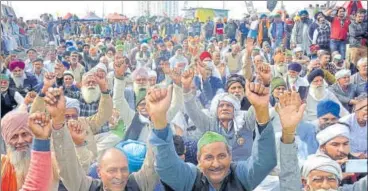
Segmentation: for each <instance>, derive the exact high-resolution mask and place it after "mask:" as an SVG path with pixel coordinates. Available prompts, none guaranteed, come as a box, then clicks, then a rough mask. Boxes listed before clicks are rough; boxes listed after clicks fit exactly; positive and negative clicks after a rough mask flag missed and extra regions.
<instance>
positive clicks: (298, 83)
mask: <svg viewBox="0 0 368 191" xmlns="http://www.w3.org/2000/svg"><path fill="white" fill-rule="evenodd" d="M301 70H302V66H301V65H300V64H299V63H296V62H293V63H291V64H289V65H288V71H287V75H286V77H285V82H286V85H287V88H288V89H289V90H292V89H293V88H295V90H296V91H298V92H299V93H300V96H301V97H302V99H305V97H306V94H307V90H308V86H309V83H308V81H307V80H306V79H305V78H302V77H300V76H299V74H300V71H301Z"/></svg>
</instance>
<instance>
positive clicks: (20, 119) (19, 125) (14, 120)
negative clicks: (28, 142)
mask: <svg viewBox="0 0 368 191" xmlns="http://www.w3.org/2000/svg"><path fill="white" fill-rule="evenodd" d="M28 116H29V114H28V113H27V112H24V111H11V112H9V113H7V114H6V115H5V116H4V117H3V118H2V119H1V136H3V138H4V141H5V143H6V144H9V141H10V139H11V138H12V136H13V135H14V134H15V133H17V132H18V131H19V130H21V129H24V130H26V131H28V132H29V133H31V134H32V132H31V130H30V129H29V127H28V125H27V121H28Z"/></svg>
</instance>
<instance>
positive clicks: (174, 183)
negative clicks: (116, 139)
mask: <svg viewBox="0 0 368 191" xmlns="http://www.w3.org/2000/svg"><path fill="white" fill-rule="evenodd" d="M263 128H265V129H263ZM257 129H259V133H257V137H256V139H255V142H254V144H253V150H252V156H251V157H249V158H248V159H247V160H246V161H240V162H238V163H237V166H236V169H235V174H236V176H237V178H238V179H239V181H240V182H241V184H242V186H243V187H244V188H246V189H247V190H253V189H254V188H256V187H257V186H258V185H259V183H261V182H262V181H263V179H264V178H265V177H266V176H267V175H268V174H269V173H270V172H271V170H272V169H273V168H274V167H275V166H276V164H277V159H276V148H275V133H274V131H273V128H272V125H267V126H266V127H258V128H257ZM262 129H263V130H262ZM152 131H153V133H151V135H150V139H149V141H150V143H151V145H152V146H153V147H154V148H153V152H154V154H155V161H156V163H155V170H156V172H157V173H158V175H159V176H160V178H161V180H162V181H163V182H165V183H166V184H167V185H168V186H170V187H171V188H172V189H174V190H177V191H187V190H192V188H193V184H194V181H195V179H196V176H197V167H196V166H194V165H193V164H191V163H185V162H184V161H183V160H181V159H180V158H179V156H178V155H177V154H176V151H175V147H174V143H173V133H172V131H171V129H170V128H169V127H168V126H167V127H166V128H164V129H162V130H156V129H153V130H152ZM256 131H258V130H256ZM178 177H180V181H179V180H178ZM212 189H213V188H212Z"/></svg>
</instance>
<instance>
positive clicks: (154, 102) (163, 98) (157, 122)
mask: <svg viewBox="0 0 368 191" xmlns="http://www.w3.org/2000/svg"><path fill="white" fill-rule="evenodd" d="M172 89H173V87H172V85H170V86H169V87H168V88H150V89H149V90H148V92H147V96H146V108H147V111H148V114H149V116H150V118H151V121H152V122H153V124H154V127H155V128H156V129H163V128H165V127H166V125H167V119H166V113H167V111H168V110H169V107H170V104H171V97H172Z"/></svg>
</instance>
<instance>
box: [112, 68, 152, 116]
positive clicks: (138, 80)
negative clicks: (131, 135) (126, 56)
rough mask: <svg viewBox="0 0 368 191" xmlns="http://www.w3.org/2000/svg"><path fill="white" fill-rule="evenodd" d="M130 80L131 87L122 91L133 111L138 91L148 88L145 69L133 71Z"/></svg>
mask: <svg viewBox="0 0 368 191" xmlns="http://www.w3.org/2000/svg"><path fill="white" fill-rule="evenodd" d="M120 64H125V62H124V61H121V63H120ZM131 78H132V80H133V86H132V87H129V88H125V89H124V90H123V91H124V96H125V99H126V100H127V102H128V104H129V106H130V108H131V109H133V110H135V103H136V96H137V94H138V93H139V90H140V89H142V88H143V89H147V88H148V87H149V83H148V70H147V68H145V67H140V68H137V69H135V70H134V71H133V73H132V77H131ZM114 81H115V79H114Z"/></svg>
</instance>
